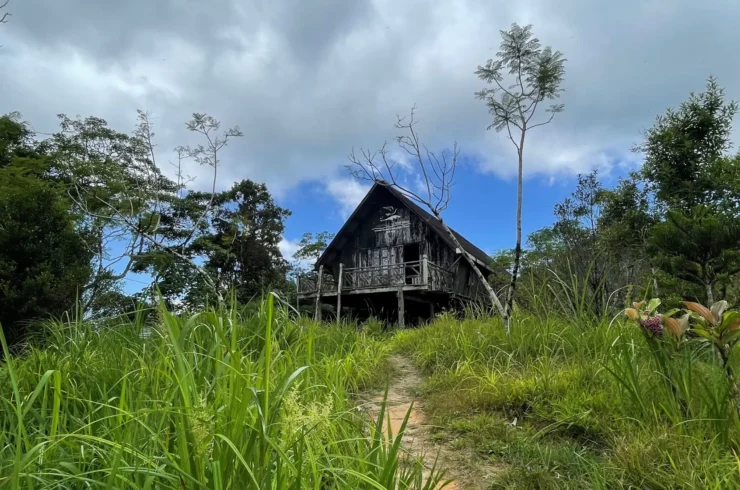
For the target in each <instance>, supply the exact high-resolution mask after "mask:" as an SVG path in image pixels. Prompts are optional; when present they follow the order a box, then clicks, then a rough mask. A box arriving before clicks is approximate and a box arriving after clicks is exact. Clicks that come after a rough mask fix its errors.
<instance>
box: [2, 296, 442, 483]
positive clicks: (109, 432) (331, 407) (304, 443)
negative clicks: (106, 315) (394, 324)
mask: <svg viewBox="0 0 740 490" xmlns="http://www.w3.org/2000/svg"><path fill="white" fill-rule="evenodd" d="M272 305H273V299H272V296H270V298H269V300H268V301H266V302H265V303H264V304H263V305H262V306H261V307H259V308H258V309H253V310H252V311H243V312H241V313H239V312H238V311H237V310H236V309H231V310H228V311H226V310H221V311H218V310H207V311H204V312H202V313H200V314H197V315H192V316H184V317H178V316H175V315H172V314H170V313H168V312H166V311H160V312H159V318H158V327H159V328H155V329H154V330H153V332H152V335H151V338H142V335H141V331H142V327H143V326H144V324H145V322H144V320H143V315H139V317H138V318H136V319H135V320H134V321H133V322H130V323H124V324H121V325H116V326H115V327H114V328H100V329H96V328H93V326H92V325H89V324H86V323H83V322H67V323H64V322H57V323H54V324H51V325H48V328H47V329H46V331H45V336H46V339H45V341H46V345H45V347H44V348H43V349H39V348H33V347H32V348H29V349H28V350H27V351H26V352H25V353H23V355H21V356H18V357H9V358H8V362H7V363H6V364H5V365H4V366H3V367H2V368H1V369H2V370H1V371H0V393H1V395H0V406H1V408H0V410H2V417H1V418H0V488H8V489H13V490H15V489H20V488H27V489H31V488H33V489H41V488H136V489H139V488H140V489H155V488H156V489H163V488H171V489H179V490H181V489H186V488H187V489H195V488H212V489H227V488H231V489H310V488H313V489H332V488H337V489H339V488H357V489H385V488H394V489H395V488H401V489H422V488H432V487H433V486H434V485H435V484H437V482H438V480H439V475H437V474H436V472H435V474H434V475H433V478H431V479H429V480H428V481H426V482H422V478H421V469H420V467H419V466H418V465H414V464H405V465H404V466H403V467H401V468H399V457H398V456H399V445H400V437H397V436H396V437H394V435H393V434H391V435H390V439H388V438H387V437H388V436H387V435H386V434H384V431H383V428H382V426H381V424H382V421H383V417H382V416H381V417H378V419H379V423H378V424H377V425H372V424H371V423H370V421H369V420H366V419H365V418H363V417H362V416H360V415H359V412H358V411H357V410H354V406H353V404H352V401H351V400H350V395H351V393H354V392H358V391H360V390H363V389H365V388H367V387H369V386H371V385H372V384H373V383H375V384H377V383H379V381H380V380H382V379H383V377H384V374H383V373H384V370H383V363H384V359H385V358H386V357H387V354H388V352H389V348H388V346H387V344H384V343H383V342H381V341H379V340H376V339H374V338H372V337H370V336H368V335H365V334H363V333H357V332H355V331H354V329H352V328H343V327H341V326H340V327H326V326H320V325H316V324H313V323H311V322H308V321H304V320H303V319H299V320H298V321H293V320H290V319H289V318H288V315H287V314H286V311H285V310H281V309H278V308H275V309H273V306H272ZM273 314H274V315H275V318H272V317H273ZM6 351H7V349H6ZM381 415H382V414H381ZM386 433H387V431H386Z"/></svg>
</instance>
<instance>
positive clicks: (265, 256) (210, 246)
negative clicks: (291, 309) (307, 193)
mask: <svg viewBox="0 0 740 490" xmlns="http://www.w3.org/2000/svg"><path fill="white" fill-rule="evenodd" d="M213 202H214V204H215V206H216V211H215V212H214V215H213V218H212V219H211V224H210V228H211V231H210V232H209V233H206V234H204V235H202V236H200V237H199V238H198V239H197V240H196V241H195V242H194V243H193V247H192V250H193V251H194V252H195V253H197V254H202V255H204V256H205V257H206V262H205V268H206V270H207V271H209V272H210V273H211V274H213V275H214V276H215V277H216V281H215V282H216V283H217V284H219V286H220V287H222V288H224V290H234V291H235V292H236V295H237V299H239V300H240V301H249V300H250V299H252V298H253V297H254V296H255V295H258V294H260V293H261V292H263V291H265V290H267V289H270V288H274V287H283V285H284V282H285V274H286V272H287V270H288V263H287V262H286V261H285V259H284V258H283V256H282V254H281V253H280V249H279V246H278V245H279V243H280V240H281V239H282V236H283V231H284V230H285V219H287V217H288V216H290V211H288V210H287V209H284V208H281V207H280V206H278V205H277V204H275V202H274V201H273V199H272V196H271V195H270V193H269V192H268V191H267V187H266V186H265V185H264V184H257V183H254V182H252V181H251V180H243V181H241V182H238V183H236V184H234V186H233V187H232V188H231V189H229V190H228V191H225V192H221V193H218V194H216V196H215V197H214V199H213Z"/></svg>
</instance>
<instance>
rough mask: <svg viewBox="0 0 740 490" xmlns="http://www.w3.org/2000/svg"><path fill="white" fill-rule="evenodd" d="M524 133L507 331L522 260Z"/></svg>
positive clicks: (507, 301) (521, 143)
mask: <svg viewBox="0 0 740 490" xmlns="http://www.w3.org/2000/svg"><path fill="white" fill-rule="evenodd" d="M525 133H526V126H525V127H524V129H522V137H521V139H520V140H519V151H518V152H517V153H518V154H519V176H518V179H517V180H518V182H517V198H516V247H514V270H513V271H512V273H511V283H510V284H509V292H508V294H507V297H506V317H505V326H506V331H507V332H508V331H509V320H510V318H511V311H512V309H513V306H514V291H516V280H517V276H518V275H519V266H520V264H521V261H522V181H523V176H524V172H523V169H524V135H525Z"/></svg>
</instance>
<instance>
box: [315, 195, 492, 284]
mask: <svg viewBox="0 0 740 490" xmlns="http://www.w3.org/2000/svg"><path fill="white" fill-rule="evenodd" d="M379 189H385V190H387V191H388V192H390V193H391V194H392V195H393V196H394V197H396V198H397V199H398V200H399V201H401V203H402V204H404V205H405V206H406V207H408V208H409V209H410V210H411V211H412V212H413V213H414V214H415V215H416V216H418V217H419V219H421V220H422V221H423V222H424V223H426V224H427V225H428V226H429V228H431V229H432V230H434V232H435V233H437V235H439V236H440V238H442V240H444V242H445V243H447V245H449V246H450V247H451V248H452V249H455V250H456V247H455V242H453V241H452V239H451V238H450V237H449V235H448V234H447V232H446V231H445V229H444V226H442V223H441V222H440V221H439V220H438V219H437V218H435V217H434V216H433V215H431V214H430V213H428V212H427V211H425V210H424V209H422V208H421V207H420V206H419V205H417V204H416V203H415V202H413V201H412V200H410V199H409V198H408V197H406V196H404V195H403V193H402V192H400V191H399V190H398V189H395V188H393V187H392V186H390V185H386V184H383V183H380V182H376V183H375V184H373V186H372V187H371V188H370V190H369V191H368V193H367V194H365V197H364V198H363V199H362V201H361V202H360V204H358V205H357V207H356V208H355V210H354V211H353V212H352V214H351V215H350V217H349V218H348V219H347V221H346V222H345V223H344V225H343V226H342V227H341V228H340V229H339V231H338V232H337V234H336V235H335V236H334V239H333V240H332V241H331V243H329V245H328V246H327V247H326V250H324V253H322V254H321V257H319V259H318V260H317V261H316V267H318V266H319V265H321V263H322V262H324V261H325V260H326V258H327V257H328V256H329V255H330V254H332V253H334V250H335V249H337V248H341V247H342V246H344V242H345V241H346V240H345V238H344V235H345V234H346V233H347V232H349V231H351V230H349V229H348V228H349V227H351V226H353V224H355V223H357V221H358V218H359V217H360V215H361V213H362V210H363V209H364V206H365V203H366V202H367V201H368V199H369V198H370V197H371V196H372V195H373V194H374V193H376V192H378V190H379ZM448 226H449V225H448ZM450 230H451V231H452V233H453V234H454V235H455V238H457V241H458V242H460V245H461V246H462V247H463V248H464V249H465V251H466V252H468V253H469V254H470V255H472V256H473V257H474V258H475V259H476V262H478V264H479V265H481V266H483V267H485V268H486V269H488V270H491V271H492V270H493V269H491V267H490V264H491V258H490V257H489V255H488V254H487V253H485V252H484V251H483V250H481V249H480V248H478V247H476V246H475V245H473V244H472V243H470V241H468V240H467V239H466V238H465V237H464V236H462V235H461V234H459V233H458V232H456V231H455V230H453V229H452V228H450ZM456 251H457V253H460V251H459V250H456Z"/></svg>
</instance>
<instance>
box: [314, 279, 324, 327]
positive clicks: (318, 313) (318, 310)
mask: <svg viewBox="0 0 740 490" xmlns="http://www.w3.org/2000/svg"><path fill="white" fill-rule="evenodd" d="M323 278H324V266H323V265H320V266H319V279H318V281H317V282H316V312H315V314H314V319H315V320H316V321H317V322H320V321H321V282H322V279H323Z"/></svg>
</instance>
